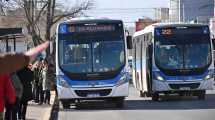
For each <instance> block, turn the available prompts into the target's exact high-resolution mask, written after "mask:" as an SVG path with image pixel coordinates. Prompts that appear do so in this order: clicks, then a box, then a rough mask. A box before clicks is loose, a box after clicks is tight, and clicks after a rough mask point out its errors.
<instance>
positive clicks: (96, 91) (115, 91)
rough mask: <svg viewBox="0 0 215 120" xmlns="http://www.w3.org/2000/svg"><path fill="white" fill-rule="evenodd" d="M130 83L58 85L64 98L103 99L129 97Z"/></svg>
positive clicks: (61, 97) (62, 98)
mask: <svg viewBox="0 0 215 120" xmlns="http://www.w3.org/2000/svg"><path fill="white" fill-rule="evenodd" d="M128 90H129V83H128V82H127V83H124V84H122V85H120V86H113V87H97V86H95V87H92V88H89V87H77V88H76V87H71V88H66V87H62V86H57V91H58V97H59V99H60V100H64V99H101V98H104V99H105V98H110V97H127V96H128Z"/></svg>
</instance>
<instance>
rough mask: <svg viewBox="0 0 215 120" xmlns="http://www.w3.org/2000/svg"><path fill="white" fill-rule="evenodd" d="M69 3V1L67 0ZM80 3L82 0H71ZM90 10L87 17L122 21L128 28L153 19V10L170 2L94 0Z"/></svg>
mask: <svg viewBox="0 0 215 120" xmlns="http://www.w3.org/2000/svg"><path fill="white" fill-rule="evenodd" d="M68 1H69V0H68ZM73 1H74V2H80V1H84V0H73ZM94 1H95V5H94V7H93V9H92V10H90V11H86V14H87V15H88V16H93V17H104V18H112V19H122V20H123V21H124V22H125V23H126V24H127V25H128V26H134V22H135V21H137V20H138V18H143V17H144V16H145V17H150V18H153V17H154V9H153V8H157V7H168V6H169V5H168V4H169V1H170V0H94Z"/></svg>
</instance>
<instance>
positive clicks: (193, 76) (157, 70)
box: [133, 60, 212, 81]
mask: <svg viewBox="0 0 215 120" xmlns="http://www.w3.org/2000/svg"><path fill="white" fill-rule="evenodd" d="M143 62H144V61H143ZM140 63H141V61H140V60H137V61H136V67H137V71H138V72H140V69H141V65H140ZM133 66H134V67H135V63H134V62H133ZM133 69H135V68H133ZM143 70H144V68H143ZM152 71H153V73H152V74H153V77H154V76H155V75H154V74H156V72H157V73H158V74H160V75H161V76H162V77H163V78H164V79H165V80H166V81H174V80H203V79H204V78H205V77H206V76H207V75H208V74H209V73H210V72H212V71H211V70H207V71H205V72H204V74H201V75H190V76H167V75H165V74H164V73H163V72H162V71H160V70H159V69H158V68H157V67H156V66H155V65H153V66H152Z"/></svg>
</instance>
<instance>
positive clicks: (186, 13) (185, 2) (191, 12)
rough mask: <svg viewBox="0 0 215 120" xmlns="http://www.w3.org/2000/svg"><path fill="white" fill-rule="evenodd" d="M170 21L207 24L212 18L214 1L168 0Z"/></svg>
mask: <svg viewBox="0 0 215 120" xmlns="http://www.w3.org/2000/svg"><path fill="white" fill-rule="evenodd" d="M169 15H170V21H171V22H182V21H184V22H190V21H196V22H198V23H209V20H210V18H212V17H213V16H214V0H170V11H169Z"/></svg>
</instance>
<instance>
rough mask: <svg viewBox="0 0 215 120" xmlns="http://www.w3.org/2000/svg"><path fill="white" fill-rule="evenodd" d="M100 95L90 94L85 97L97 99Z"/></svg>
mask: <svg viewBox="0 0 215 120" xmlns="http://www.w3.org/2000/svg"><path fill="white" fill-rule="evenodd" d="M99 96H100V95H99V94H96V93H90V94H88V95H87V97H99Z"/></svg>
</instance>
